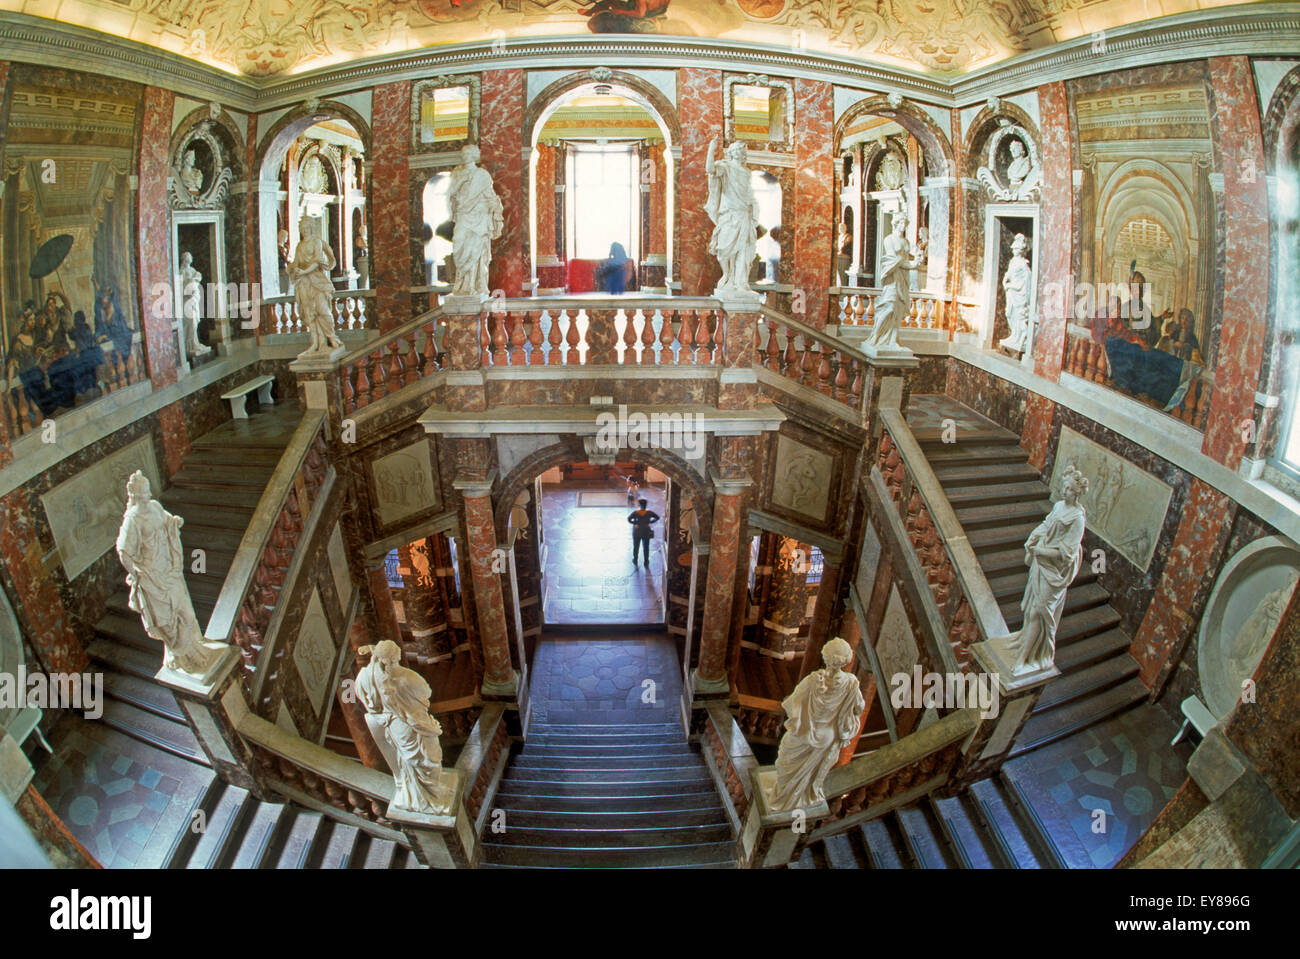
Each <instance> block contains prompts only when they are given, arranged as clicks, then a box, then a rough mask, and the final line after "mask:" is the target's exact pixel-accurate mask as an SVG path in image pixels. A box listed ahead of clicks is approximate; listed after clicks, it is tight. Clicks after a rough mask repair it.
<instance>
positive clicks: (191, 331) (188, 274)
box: [181, 250, 212, 356]
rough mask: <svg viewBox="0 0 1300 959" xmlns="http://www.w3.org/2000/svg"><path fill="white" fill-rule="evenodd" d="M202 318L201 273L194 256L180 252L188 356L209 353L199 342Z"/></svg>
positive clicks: (182, 301) (209, 350)
mask: <svg viewBox="0 0 1300 959" xmlns="http://www.w3.org/2000/svg"><path fill="white" fill-rule="evenodd" d="M202 318H203V274H202V273H200V272H199V271H198V270H196V269H194V256H193V255H192V254H191V253H190V252H189V250H186V251H185V252H184V253H182V254H181V321H182V322H183V323H184V325H185V331H184V332H185V350H186V352H187V353H189V355H190V356H202V355H203V354H204V353H211V352H212V349H211V347H207V346H204V345H203V344H202V343H200V342H199V320H200V319H202Z"/></svg>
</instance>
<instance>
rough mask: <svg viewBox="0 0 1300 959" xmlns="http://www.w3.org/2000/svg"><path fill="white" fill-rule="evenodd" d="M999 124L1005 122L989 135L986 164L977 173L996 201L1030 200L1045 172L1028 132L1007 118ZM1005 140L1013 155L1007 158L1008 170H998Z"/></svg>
mask: <svg viewBox="0 0 1300 959" xmlns="http://www.w3.org/2000/svg"><path fill="white" fill-rule="evenodd" d="M999 123H1001V124H1002V125H1001V126H1000V127H999V129H998V130H997V131H996V132H995V133H994V134H993V135H992V136H991V137H989V143H988V146H987V148H986V156H985V163H984V166H981V167H980V168H979V170H977V171H976V174H975V175H976V177H977V179H978V180H979V181H980V182H981V183H982V184H984V186H985V187H986V188H987V189H988V191H989V192H990V193H991V194H992V195H993V198H994V199H995V200H1029V199H1031V198H1033V196H1034V195H1035V194H1036V193H1037V192H1038V191H1039V188H1040V186H1041V183H1042V178H1043V171H1042V168H1041V167H1040V166H1039V165H1038V160H1037V157H1036V155H1035V154H1034V151H1033V149H1032V147H1031V145H1030V140H1029V135H1028V132H1027V131H1025V130H1024V129H1023V128H1021V127H1018V126H1015V125H1013V124H1012V123H1011V122H1010V121H1009V120H1006V119H1005V118H1003V119H1001V120H999ZM1003 140H1005V141H1006V144H1007V151H1008V152H1009V153H1010V155H1011V156H1010V159H1009V160H1007V161H1006V169H1005V170H1004V171H1003V172H1002V173H999V172H998V170H999V168H1000V167H1001V166H1002V161H1000V160H999V148H1000V146H1001V144H1002V141H1003Z"/></svg>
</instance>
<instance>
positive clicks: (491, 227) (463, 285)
mask: <svg viewBox="0 0 1300 959" xmlns="http://www.w3.org/2000/svg"><path fill="white" fill-rule="evenodd" d="M460 156H461V161H462V162H461V165H460V166H458V167H456V169H455V170H453V171H452V173H451V185H450V190H449V192H448V202H449V203H450V205H451V218H452V221H453V222H454V223H455V224H456V226H455V228H454V229H453V231H452V235H451V256H452V260H453V262H454V263H455V264H456V278H455V280H454V281H453V283H452V288H451V295H452V296H487V295H488V294H489V292H490V290H489V289H488V266H489V264H490V263H491V262H492V241H493V240H495V239H497V237H499V236H501V228H502V226H503V225H504V223H505V220H504V217H503V215H502V209H501V198H500V197H498V196H497V194H496V190H495V189H494V188H493V186H492V175H491V174H489V173H488V171H487V170H485V169H483V168H482V167H481V166H479V165H478V161H479V150H478V147H476V146H474V145H473V144H469V145H467V146H465V147H463V148H462V149H461V151H460Z"/></svg>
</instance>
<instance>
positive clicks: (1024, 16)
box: [0, 0, 1230, 77]
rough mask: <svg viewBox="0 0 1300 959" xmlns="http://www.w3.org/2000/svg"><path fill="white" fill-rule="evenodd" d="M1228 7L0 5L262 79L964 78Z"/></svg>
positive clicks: (154, 0)
mask: <svg viewBox="0 0 1300 959" xmlns="http://www.w3.org/2000/svg"><path fill="white" fill-rule="evenodd" d="M1226 5H1230V4H1225V3H1223V2H1222V0H414V2H412V0H81V2H79V3H77V4H76V5H75V6H72V7H71V10H75V11H76V13H75V14H74V13H71V12H70V10H69V6H70V5H69V4H58V3H51V0H0V6H2V7H3V8H5V9H9V10H14V11H18V12H23V13H29V14H32V15H34V16H50V15H51V14H53V13H54V11H55V10H57V11H58V16H59V18H60V19H64V20H68V21H69V22H73V23H76V24H77V25H79V26H85V27H90V28H92V29H96V30H101V31H104V32H107V33H111V34H116V35H118V36H122V37H128V38H130V39H133V40H137V41H139V42H142V43H146V44H149V45H152V46H156V47H160V48H162V49H165V50H169V51H171V52H174V53H178V54H181V55H183V56H186V57H190V58H192V59H195V60H200V61H203V62H205V63H208V64H211V65H212V66H215V67H218V68H219V69H222V70H226V71H229V72H232V73H239V74H245V75H248V76H259V77H265V76H273V75H276V74H284V73H290V72H300V71H303V70H308V69H312V68H315V67H321V66H326V65H329V64H336V63H341V62H345V61H348V60H353V59H357V58H360V57H365V56H370V55H374V54H382V53H397V52H402V51H407V50H414V49H418V48H420V47H424V46H431V45H438V44H450V43H467V42H476V41H477V42H483V41H489V42H490V41H492V40H493V39H496V38H504V37H516V36H529V37H537V36H548V35H572V34H580V33H583V32H586V31H590V32H592V33H624V34H659V35H662V36H685V37H718V38H725V39H730V40H743V41H753V42H758V43H769V44H778V45H781V46H787V47H788V46H792V45H793V46H801V47H803V48H805V49H808V50H811V51H820V52H827V53H834V54H840V55H847V56H859V57H863V58H865V59H870V60H872V61H875V62H881V63H888V64H893V65H896V66H901V67H906V68H909V69H912V70H917V71H920V72H924V73H932V74H947V75H951V74H961V73H965V72H969V71H971V70H973V69H975V68H977V67H981V66H986V65H988V64H990V63H995V62H997V61H999V60H1004V59H1007V58H1008V57H1011V56H1014V55H1016V54H1017V53H1021V52H1024V51H1027V50H1032V49H1037V48H1041V47H1046V46H1051V45H1052V44H1053V43H1056V42H1059V41H1062V40H1068V39H1072V38H1074V37H1077V36H1080V35H1085V34H1087V35H1095V34H1096V33H1097V31H1104V30H1106V29H1112V28H1114V27H1117V26H1121V25H1125V24H1129V23H1134V22H1138V21H1141V20H1146V19H1150V18H1153V17H1159V16H1164V15H1168V14H1173V13H1184V12H1188V11H1193V10H1197V9H1202V8H1208V7H1217V6H1226Z"/></svg>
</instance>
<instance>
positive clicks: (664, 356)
mask: <svg viewBox="0 0 1300 959" xmlns="http://www.w3.org/2000/svg"><path fill="white" fill-rule="evenodd" d="M675 338H676V336H675V334H674V333H673V311H672V310H668V309H663V310H660V311H659V365H660V366H671V365H672V364H673V340H674V339H675Z"/></svg>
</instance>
